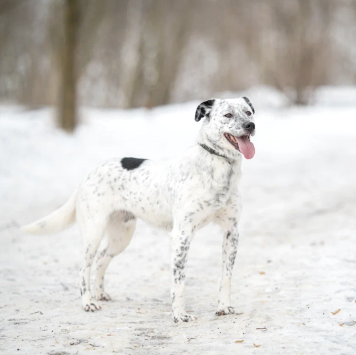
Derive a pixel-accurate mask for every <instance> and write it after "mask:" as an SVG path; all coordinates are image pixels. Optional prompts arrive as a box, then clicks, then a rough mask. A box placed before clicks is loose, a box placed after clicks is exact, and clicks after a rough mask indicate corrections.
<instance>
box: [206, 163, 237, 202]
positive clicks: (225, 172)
mask: <svg viewBox="0 0 356 355" xmlns="http://www.w3.org/2000/svg"><path fill="white" fill-rule="evenodd" d="M239 175H240V172H239V170H238V169H237V168H236V167H234V166H229V167H227V168H226V167H225V168H224V169H221V168H219V167H216V168H215V167H212V168H211V169H209V170H208V171H207V172H206V173H205V174H204V175H203V180H204V183H203V187H204V195H205V197H206V199H208V200H209V201H210V203H211V205H212V206H214V207H216V208H220V207H222V206H225V205H226V203H227V201H228V200H229V198H230V197H231V194H232V193H233V192H234V191H235V190H236V188H237V182H238V178H239Z"/></svg>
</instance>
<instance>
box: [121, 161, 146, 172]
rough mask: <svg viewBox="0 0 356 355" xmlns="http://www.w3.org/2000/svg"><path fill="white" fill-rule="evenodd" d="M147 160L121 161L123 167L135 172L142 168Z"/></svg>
mask: <svg viewBox="0 0 356 355" xmlns="http://www.w3.org/2000/svg"><path fill="white" fill-rule="evenodd" d="M145 160H147V159H138V158H123V159H121V166H122V167H123V168H124V169H126V170H134V169H137V168H138V167H140V165H141V164H142V163H143V162H144V161H145Z"/></svg>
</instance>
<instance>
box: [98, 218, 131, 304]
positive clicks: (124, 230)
mask: <svg viewBox="0 0 356 355" xmlns="http://www.w3.org/2000/svg"><path fill="white" fill-rule="evenodd" d="M135 227H136V218H135V217H134V216H133V215H131V214H129V213H126V212H118V213H115V214H113V215H112V216H111V217H110V219H109V222H108V225H107V233H108V239H107V245H106V247H105V248H104V250H103V251H102V252H101V253H100V254H99V255H98V256H97V259H96V278H95V296H96V299H98V300H101V301H109V300H110V296H109V295H108V294H107V293H106V292H105V291H104V276H105V271H106V269H107V267H108V266H109V264H110V262H111V260H112V259H113V258H114V257H115V256H116V255H118V254H120V253H121V252H122V251H124V250H125V249H126V247H127V246H128V245H129V244H130V241H131V238H132V235H133V233H134V231H135Z"/></svg>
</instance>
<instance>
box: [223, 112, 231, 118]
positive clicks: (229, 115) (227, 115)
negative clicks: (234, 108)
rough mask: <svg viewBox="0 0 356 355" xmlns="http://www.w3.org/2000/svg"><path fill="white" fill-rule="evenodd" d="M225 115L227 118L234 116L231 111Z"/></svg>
mask: <svg viewBox="0 0 356 355" xmlns="http://www.w3.org/2000/svg"><path fill="white" fill-rule="evenodd" d="M224 116H225V117H227V118H231V117H232V114H231V113H227V114H226V115H224Z"/></svg>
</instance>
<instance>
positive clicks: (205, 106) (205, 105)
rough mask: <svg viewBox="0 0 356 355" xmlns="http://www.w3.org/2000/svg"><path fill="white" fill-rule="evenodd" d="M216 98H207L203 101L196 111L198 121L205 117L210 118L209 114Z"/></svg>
mask: <svg viewBox="0 0 356 355" xmlns="http://www.w3.org/2000/svg"><path fill="white" fill-rule="evenodd" d="M214 102H215V100H214V99H211V100H207V101H204V102H202V103H201V104H200V105H199V106H198V107H197V110H196V111H195V120H196V121H197V122H198V121H200V120H201V119H202V118H203V117H205V116H206V117H207V118H209V114H210V111H211V108H212V107H213V105H214Z"/></svg>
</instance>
